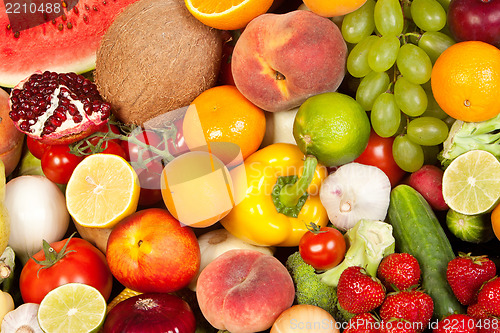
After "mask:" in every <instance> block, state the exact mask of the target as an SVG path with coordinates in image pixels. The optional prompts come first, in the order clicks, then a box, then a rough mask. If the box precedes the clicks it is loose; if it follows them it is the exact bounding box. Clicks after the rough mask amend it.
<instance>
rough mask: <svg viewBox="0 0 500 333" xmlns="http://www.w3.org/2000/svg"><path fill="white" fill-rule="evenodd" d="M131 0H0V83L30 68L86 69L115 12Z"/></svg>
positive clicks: (92, 62)
mask: <svg viewBox="0 0 500 333" xmlns="http://www.w3.org/2000/svg"><path fill="white" fill-rule="evenodd" d="M135 1H137V0H0V29H1V32H0V86H2V87H7V88H12V87H14V86H15V85H16V84H18V83H19V82H20V81H22V80H23V79H25V78H26V77H28V76H30V75H31V74H32V73H33V72H35V71H37V70H40V71H45V70H49V71H54V72H59V73H65V72H75V73H77V74H81V73H85V72H88V71H90V70H92V69H94V68H95V61H96V52H97V49H98V47H99V43H100V40H101V38H102V36H103V35H104V32H105V31H106V30H107V28H108V27H109V26H110V24H111V23H112V22H113V20H114V19H115V17H116V16H117V15H118V14H119V13H120V12H121V11H122V10H123V9H124V8H125V7H126V6H128V5H129V4H131V3H134V2H135Z"/></svg>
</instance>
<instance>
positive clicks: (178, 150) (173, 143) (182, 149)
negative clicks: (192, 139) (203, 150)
mask: <svg viewBox="0 0 500 333" xmlns="http://www.w3.org/2000/svg"><path fill="white" fill-rule="evenodd" d="M183 120H184V119H183V118H180V119H177V120H176V121H174V126H175V127H176V128H177V135H176V136H175V140H172V139H168V140H167V149H168V151H169V152H170V154H172V156H174V157H175V156H179V155H182V154H184V153H186V152H188V151H189V148H188V146H187V144H186V141H185V140H184V134H183V132H182V121H183Z"/></svg>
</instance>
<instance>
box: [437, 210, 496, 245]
mask: <svg viewBox="0 0 500 333" xmlns="http://www.w3.org/2000/svg"><path fill="white" fill-rule="evenodd" d="M488 215H489V214H478V215H465V214H461V213H458V212H455V211H454V210H453V209H448V212H447V213H446V225H447V226H448V229H449V230H450V231H451V233H452V234H453V235H455V237H457V238H458V239H461V240H463V241H465V242H470V243H476V244H479V243H486V242H489V241H490V240H492V239H493V237H495V234H494V233H493V228H492V226H491V222H490V220H489V218H488Z"/></svg>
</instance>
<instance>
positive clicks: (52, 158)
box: [42, 145, 83, 184]
mask: <svg viewBox="0 0 500 333" xmlns="http://www.w3.org/2000/svg"><path fill="white" fill-rule="evenodd" d="M82 160H83V157H81V156H76V155H74V154H72V153H70V150H69V146H67V145H56V146H51V147H50V148H49V149H47V151H46V152H45V153H44V154H43V156H42V171H43V173H44V174H45V176H46V177H47V178H48V179H50V180H51V181H53V182H54V183H58V184H67V183H68V181H69V178H70V177H71V174H72V173H73V170H75V168H76V166H77V165H78V163H80V162H81V161H82Z"/></svg>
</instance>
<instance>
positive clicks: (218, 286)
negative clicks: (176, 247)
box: [196, 249, 295, 333]
mask: <svg viewBox="0 0 500 333" xmlns="http://www.w3.org/2000/svg"><path fill="white" fill-rule="evenodd" d="M196 297H197V299H198V303H199V305H200V309H201V311H202V313H203V315H204V316H205V318H206V319H207V320H208V322H210V324H212V326H214V327H215V328H217V329H220V330H228V331H230V332H231V333H251V332H260V331H264V330H266V329H268V328H270V327H271V326H272V325H273V323H274V321H275V320H276V318H278V316H279V315H280V314H281V312H283V311H284V310H286V309H288V308H289V307H291V306H292V303H293V300H294V297H295V287H294V285H293V281H292V278H291V277H290V274H289V273H288V271H287V269H286V268H285V266H284V265H283V264H282V263H281V262H280V261H279V260H278V259H276V258H275V257H274V256H272V255H269V254H264V253H261V252H258V251H256V250H245V249H234V250H230V251H228V252H225V253H223V254H221V255H220V256H219V257H217V258H216V259H215V260H214V261H212V262H211V263H210V264H208V265H207V266H206V267H205V268H204V269H203V270H202V271H201V274H200V276H199V278H198V282H197V284H196Z"/></svg>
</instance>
